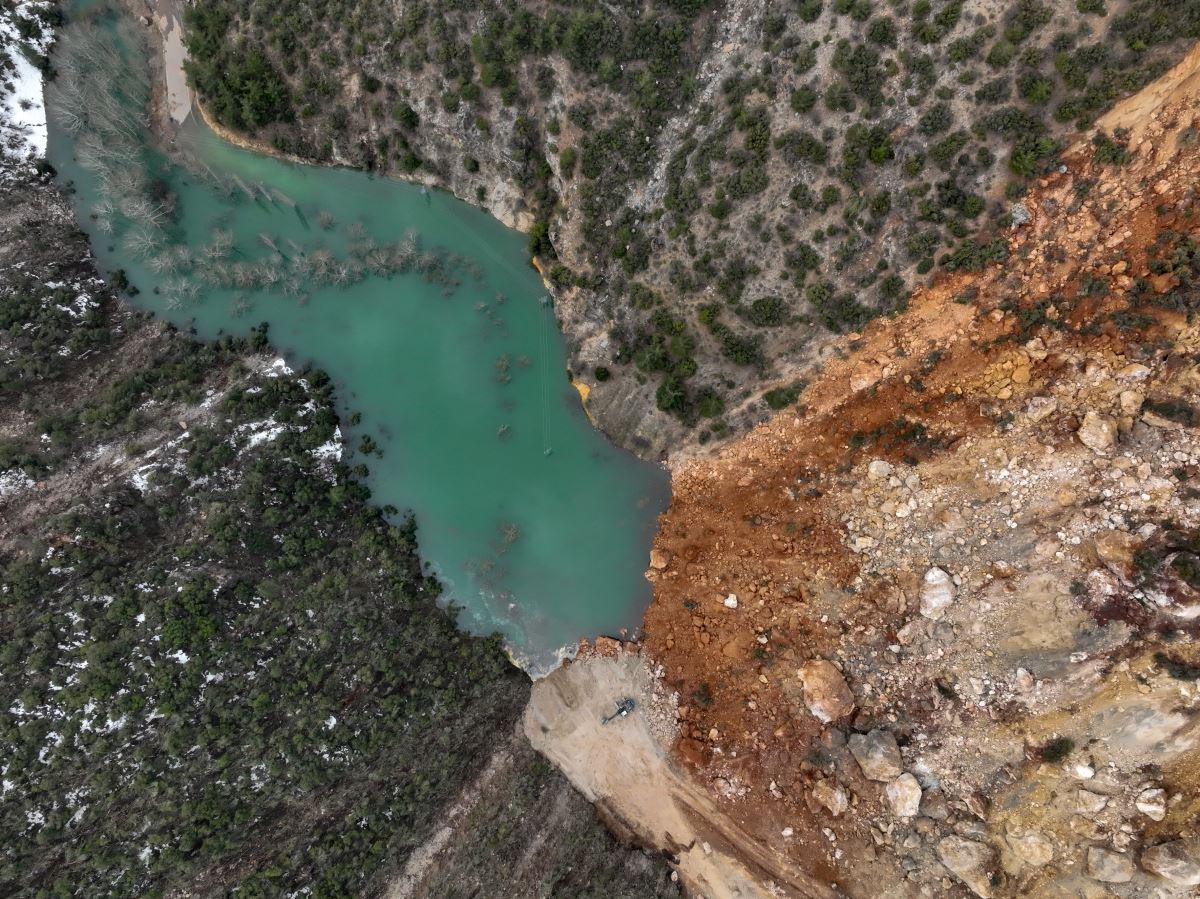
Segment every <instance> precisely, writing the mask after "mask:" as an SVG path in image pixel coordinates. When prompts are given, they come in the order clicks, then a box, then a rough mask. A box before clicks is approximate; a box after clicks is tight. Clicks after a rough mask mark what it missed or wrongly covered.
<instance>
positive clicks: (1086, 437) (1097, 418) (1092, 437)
mask: <svg viewBox="0 0 1200 899" xmlns="http://www.w3.org/2000/svg"><path fill="white" fill-rule="evenodd" d="M1075 433H1076V435H1077V436H1078V437H1079V442H1080V443H1082V444H1083V445H1084V446H1086V447H1087V448H1088V449H1090V450H1092V451H1093V452H1097V453H1103V452H1106V451H1107V450H1108V449H1110V448H1111V447H1112V445H1113V444H1114V443H1116V442H1117V423H1116V422H1114V421H1113V420H1112V419H1111V418H1109V417H1108V416H1107V415H1101V414H1100V413H1099V412H1095V411H1091V412H1088V413H1087V414H1086V415H1084V416H1083V424H1081V425H1080V426H1079V430H1078V431H1076V432H1075Z"/></svg>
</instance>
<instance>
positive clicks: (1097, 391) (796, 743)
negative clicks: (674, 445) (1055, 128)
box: [525, 50, 1200, 897]
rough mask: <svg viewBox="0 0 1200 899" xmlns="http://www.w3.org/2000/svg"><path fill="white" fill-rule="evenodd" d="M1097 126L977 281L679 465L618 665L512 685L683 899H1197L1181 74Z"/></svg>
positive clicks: (1190, 86)
mask: <svg viewBox="0 0 1200 899" xmlns="http://www.w3.org/2000/svg"><path fill="white" fill-rule="evenodd" d="M1098 124H1099V128H1100V129H1101V131H1102V132H1103V133H1104V134H1106V135H1110V136H1111V137H1110V138H1109V139H1107V140H1101V141H1099V142H1091V141H1085V142H1082V143H1080V144H1079V145H1077V146H1076V147H1075V148H1074V149H1072V150H1071V151H1070V152H1068V153H1067V154H1066V155H1065V156H1064V157H1063V165H1062V166H1060V167H1059V169H1058V170H1057V171H1055V172H1052V173H1051V174H1049V175H1048V176H1046V177H1044V178H1042V179H1041V180H1040V181H1039V182H1037V183H1036V185H1035V187H1034V189H1033V190H1032V191H1031V193H1030V194H1029V195H1028V196H1027V197H1026V198H1025V200H1024V203H1023V211H1024V212H1026V213H1028V216H1027V218H1028V221H1026V222H1025V223H1024V224H1022V225H1021V226H1019V227H1014V228H1013V230H1012V231H1011V232H1010V234H1009V237H1008V254H1007V260H1006V261H1005V262H1003V263H1000V264H994V265H992V266H990V267H988V268H987V269H985V270H984V271H982V272H981V273H980V274H978V275H974V274H972V275H957V276H952V277H946V278H943V279H941V280H939V281H938V282H937V283H936V286H934V287H932V288H929V289H923V290H919V291H917V293H915V294H914V296H913V297H912V299H911V302H910V304H909V306H908V308H907V310H906V311H905V312H903V313H902V314H899V315H896V316H894V317H892V318H888V319H884V320H878V321H876V322H875V323H873V324H872V325H871V326H869V327H868V328H867V329H866V330H865V331H863V332H862V333H860V334H851V335H848V336H847V337H846V338H845V339H843V340H841V341H839V342H837V343H835V344H832V345H831V346H830V347H829V348H828V355H827V358H828V361H827V362H826V364H825V365H824V367H823V368H822V369H821V370H820V371H819V373H815V374H813V375H812V376H811V377H810V378H809V380H808V382H807V386H806V388H805V390H804V391H803V393H802V394H801V396H800V398H799V401H798V404H797V406H796V407H794V408H793V409H789V410H787V411H785V412H782V413H780V414H779V415H778V416H777V417H775V418H774V419H773V420H771V421H769V422H768V423H766V424H764V425H761V426H759V427H758V428H757V429H755V430H754V431H753V432H752V433H750V434H749V435H748V436H747V437H746V438H745V439H743V440H740V441H738V442H736V443H733V444H731V445H728V446H726V447H724V448H723V449H721V450H720V452H718V453H716V454H715V455H711V456H707V457H695V458H691V459H686V458H684V459H682V460H681V461H678V462H677V463H676V465H675V467H674V471H673V489H674V497H673V501H672V504H671V507H670V509H669V511H668V512H667V513H666V514H665V515H664V517H663V519H662V523H661V524H662V527H661V531H660V533H659V536H658V538H657V542H656V545H655V549H654V552H653V555H652V558H651V567H650V569H649V570H648V572H647V577H649V578H650V579H651V580H652V581H653V583H654V589H655V598H654V602H653V605H652V606H651V608H650V609H649V611H648V612H647V614H646V619H645V633H644V638H643V641H642V643H641V646H640V648H638V647H627V646H626V647H622V646H618V645H613V644H606V645H605V646H604V647H602V649H603V650H604V651H597V652H595V653H594V654H593V655H592V657H590V658H587V659H586V660H583V661H577V662H576V663H575V664H572V665H570V666H569V667H566V668H564V669H562V670H560V671H558V672H556V673H555V674H553V675H551V676H550V677H548V678H546V679H545V680H543V681H541V682H539V683H538V684H536V685H535V687H534V691H533V697H532V700H531V703H530V706H529V708H528V710H527V711H526V715H525V730H526V733H527V734H528V735H529V738H530V740H531V742H532V743H533V745H534V746H535V747H536V748H538V749H539V750H540V751H542V752H543V753H545V754H546V755H547V756H548V757H549V758H551V759H552V760H553V761H554V762H555V763H556V764H557V765H559V766H560V767H561V768H562V769H563V770H564V771H565V772H566V774H567V776H568V777H569V778H570V779H571V781H572V782H573V783H574V784H575V785H576V786H577V787H578V788H579V789H580V790H581V791H582V792H583V793H584V794H585V795H586V796H587V797H588V798H589V799H592V800H593V801H594V802H596V803H597V805H598V807H600V808H602V809H604V810H605V812H606V814H607V816H608V817H609V818H610V819H612V820H614V821H616V822H619V823H620V825H621V826H623V827H624V828H627V829H628V830H629V831H630V832H632V833H633V834H636V835H637V837H639V838H640V839H642V840H643V841H645V842H648V843H650V844H652V845H656V846H659V847H661V848H665V849H667V850H669V851H670V852H671V853H673V855H674V857H675V858H676V859H677V860H678V869H679V871H680V873H681V875H682V877H683V880H684V882H685V883H687V884H689V885H690V886H692V887H693V888H694V890H695V892H696V893H697V894H699V895H705V896H714V897H716V896H832V895H847V896H859V897H876V896H969V895H977V896H983V897H990V896H1031V897H1061V896H1083V897H1102V896H1121V897H1133V896H1184V895H1195V890H1196V889H1197V886H1198V885H1200V824H1198V822H1200V791H1198V787H1200V783H1198V781H1200V689H1198V686H1197V684H1198V678H1200V650H1198V648H1197V643H1196V637H1197V629H1198V627H1200V443H1198V442H1197V427H1198V426H1200V322H1198V321H1197V312H1198V311H1200V294H1198V293H1197V286H1196V276H1197V273H1198V272H1200V256H1198V254H1197V240H1198V239H1200V206H1198V205H1197V196H1196V186H1197V184H1198V183H1200V181H1198V175H1200V140H1198V136H1200V50H1193V51H1192V52H1191V53H1190V54H1189V55H1188V56H1187V57H1186V58H1185V59H1184V60H1183V62H1182V63H1181V64H1180V65H1178V66H1177V67H1176V68H1175V69H1173V70H1172V71H1170V72H1169V73H1168V74H1166V75H1165V76H1163V77H1162V78H1161V79H1160V80H1159V81H1157V82H1155V83H1154V84H1152V85H1151V86H1149V87H1148V88H1146V89H1145V90H1143V91H1142V92H1141V93H1139V94H1137V95H1135V96H1134V97H1132V98H1130V99H1128V100H1126V101H1124V102H1122V103H1121V104H1120V105H1119V106H1118V107H1117V108H1115V109H1114V110H1113V111H1112V112H1111V113H1109V114H1108V115H1107V116H1106V117H1105V118H1103V119H1102V120H1101V121H1100V122H1099V123H1098ZM1022 218H1025V216H1022ZM626 694H628V695H631V696H635V697H637V698H638V699H639V700H640V707H639V712H638V713H636V714H635V715H631V716H630V717H629V718H627V719H623V720H619V721H616V722H613V723H612V724H610V725H607V726H600V725H599V718H600V715H602V714H603V713H604V712H605V711H606V710H611V708H612V703H613V702H614V701H615V700H616V699H619V698H620V697H621V696H623V695H626Z"/></svg>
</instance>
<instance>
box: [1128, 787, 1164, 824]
mask: <svg viewBox="0 0 1200 899" xmlns="http://www.w3.org/2000/svg"><path fill="white" fill-rule="evenodd" d="M1133 804H1134V806H1135V807H1136V808H1137V810H1138V811H1139V812H1141V813H1142V814H1143V815H1145V816H1146V817H1147V818H1149V819H1150V820H1151V821H1161V820H1162V819H1163V818H1165V817H1167V791H1166V790H1163V789H1161V788H1154V789H1150V790H1142V792H1140V793H1138V795H1137V799H1136V800H1134V803H1133Z"/></svg>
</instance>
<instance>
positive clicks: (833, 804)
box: [812, 780, 850, 818]
mask: <svg viewBox="0 0 1200 899" xmlns="http://www.w3.org/2000/svg"><path fill="white" fill-rule="evenodd" d="M812 795H813V799H815V800H817V802H818V803H820V804H821V805H822V806H823V807H824V808H825V810H826V811H828V812H829V814H831V815H833V817H835V818H836V817H837V816H838V815H840V814H842V813H843V812H844V811H846V809H848V808H850V796H849V794H848V793H847V792H846V788H845V787H843V786H842V785H841V784H840V783H838V782H837V781H836V780H818V781H817V782H816V783H815V784H813V789H812Z"/></svg>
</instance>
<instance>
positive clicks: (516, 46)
mask: <svg viewBox="0 0 1200 899" xmlns="http://www.w3.org/2000/svg"><path fill="white" fill-rule="evenodd" d="M187 24H188V29H189V38H188V40H189V47H190V50H191V54H192V65H191V71H192V74H193V78H194V80H195V82H196V84H197V85H198V87H199V89H200V92H201V95H202V96H203V97H204V98H205V99H206V100H207V102H208V103H210V104H211V111H212V112H213V114H214V115H215V116H216V117H217V118H218V119H220V120H221V121H222V122H224V123H225V124H227V125H230V126H232V127H235V128H248V129H250V130H252V131H254V132H255V134H256V135H257V136H258V137H260V138H261V139H264V140H267V141H270V142H272V143H273V144H274V145H275V146H276V147H277V148H278V149H280V150H283V151H287V152H289V153H296V154H299V155H301V156H305V157H309V158H313V159H318V160H324V161H336V162H341V163H344V164H351V165H356V166H362V167H364V168H369V169H372V170H376V171H386V172H392V173H398V174H403V175H406V176H410V177H416V178H420V179H422V180H425V181H429V182H432V183H438V184H442V185H445V186H447V187H450V188H451V189H453V190H454V191H455V192H456V193H458V194H459V195H460V196H464V197H466V198H468V199H472V200H474V201H476V202H479V203H481V204H483V205H486V206H489V207H490V208H493V209H494V210H495V211H497V212H498V213H499V214H501V215H502V216H503V217H505V218H507V219H511V220H514V221H518V222H521V223H523V224H524V225H525V226H526V227H528V228H529V229H530V246H531V250H532V251H533V252H535V253H536V254H537V255H538V256H539V257H541V259H542V260H543V262H545V263H546V264H547V271H548V275H549V278H550V280H551V281H552V282H553V284H554V286H555V288H556V301H557V308H558V311H559V315H560V319H561V320H562V322H563V325H564V329H565V331H566V333H567V335H568V338H569V339H570V341H571V344H572V351H573V364H574V368H575V370H576V374H578V375H580V376H583V377H585V378H587V379H588V380H591V381H595V382H598V388H597V390H595V391H594V392H593V398H592V402H593V411H594V412H596V413H597V414H598V415H599V417H600V420H601V422H602V424H604V425H605V426H606V427H607V428H608V430H609V431H610V432H611V433H613V435H614V436H615V437H617V438H618V439H619V440H620V441H622V442H624V443H625V444H627V445H629V446H633V447H636V448H638V449H640V450H641V451H642V452H645V453H652V452H655V451H658V450H662V449H666V448H669V447H671V446H677V445H680V444H681V443H685V442H689V441H690V440H693V439H699V440H701V441H703V440H707V439H709V438H713V437H721V436H724V435H727V434H729V433H731V432H734V431H737V430H740V429H741V428H743V427H745V426H746V425H748V424H750V423H752V422H753V421H756V420H758V419H759V418H761V417H762V416H763V415H765V414H766V413H767V411H768V404H767V403H766V401H765V400H764V393H765V391H767V390H769V389H777V388H778V387H779V386H780V385H786V384H787V383H790V381H791V380H792V379H793V378H794V376H795V374H796V373H797V372H798V371H799V370H800V369H801V368H803V366H804V365H805V364H806V363H807V362H808V361H809V360H810V359H811V358H812V356H813V353H814V349H815V347H816V346H817V345H818V344H819V342H820V341H821V340H822V339H823V338H824V336H826V335H828V334H830V333H838V332H847V331H853V330H855V329H857V328H859V327H861V326H862V324H863V323H864V322H866V321H867V320H869V319H870V318H871V317H873V316H875V315H878V314H880V313H881V312H887V311H890V310H894V309H897V308H900V307H902V306H903V304H904V302H905V298H906V297H907V295H908V292H909V290H910V289H911V288H912V287H913V286H914V285H915V284H917V283H919V282H921V281H923V280H925V279H927V278H929V277H932V276H934V275H936V274H937V272H938V271H943V270H963V269H972V268H978V267H979V266H981V265H982V264H984V263H985V262H987V261H989V260H991V259H995V258H997V256H998V255H999V254H1001V253H1002V252H1003V251H1002V245H1001V243H1000V242H998V241H997V235H998V234H999V233H1000V232H1001V231H1002V230H1003V229H1005V228H1007V227H1009V226H1010V223H1011V222H1012V220H1013V218H1012V215H1013V206H1014V204H1019V203H1020V200H1021V197H1022V196H1023V194H1024V192H1025V190H1026V188H1027V186H1028V185H1029V184H1030V183H1032V182H1033V181H1034V180H1036V179H1037V178H1038V177H1039V176H1040V175H1042V174H1043V173H1045V172H1048V171H1050V170H1051V169H1053V168H1054V167H1055V166H1056V165H1057V158H1058V154H1059V153H1060V152H1061V151H1062V150H1063V149H1065V147H1066V146H1067V145H1068V144H1069V143H1070V142H1071V141H1073V140H1074V139H1075V138H1074V135H1075V134H1076V133H1077V131H1078V129H1079V128H1082V127H1086V126H1087V125H1089V124H1090V123H1091V122H1092V121H1093V120H1094V119H1095V118H1096V117H1097V116H1098V114H1099V113H1100V112H1101V111H1103V110H1104V109H1105V108H1107V107H1108V106H1109V105H1111V104H1112V103H1113V101H1114V100H1116V99H1117V98H1119V97H1121V96H1123V95H1127V94H1129V93H1131V92H1133V91H1135V90H1137V89H1138V88H1139V87H1141V86H1142V85H1144V84H1145V83H1146V82H1147V81H1149V80H1150V79H1152V78H1153V77H1155V76H1157V75H1158V74H1160V73H1161V72H1162V71H1164V70H1165V68H1166V67H1167V66H1168V65H1169V64H1170V63H1171V62H1172V61H1174V60H1175V59H1177V58H1178V56H1179V55H1180V53H1181V52H1182V50H1183V49H1184V47H1185V46H1186V45H1187V44H1188V42H1189V41H1191V40H1194V39H1195V38H1196V37H1198V36H1200V4H1198V3H1196V2H1195V0H1162V2H1158V0H1118V2H1113V0H1054V2H1050V0H1019V2H1016V3H1012V4H1005V5H1001V6H996V5H994V4H990V3H983V2H981V0H914V2H911V3H910V2H903V0H896V2H885V0H798V2H797V0H764V2H756V3H745V2H737V0H729V2H713V0H623V2H617V3H603V4H601V3H593V2H582V0H581V2H571V3H568V2H547V0H535V2H529V0H522V2H520V3H517V4H512V3H496V2H493V0H421V2H415V3H408V4H405V5H404V6H403V7H393V6H388V5H379V4H374V3H364V2H358V0H340V2H334V3H313V2H311V0H288V2H285V3H284V4H282V5H280V4H265V3H262V2H258V0H219V2H216V3H213V4H205V5H204V7H203V9H202V10H201V9H199V8H193V9H192V11H191V12H189V14H188V20H187ZM249 48H253V49H249ZM254 73H258V75H257V76H256V75H255V74H254ZM1109 137H1110V139H1111V141H1112V143H1113V145H1114V146H1115V147H1118V148H1119V147H1120V144H1121V137H1120V135H1111V136H1109ZM514 197H516V198H517V199H516V200H514ZM776 396H778V394H776ZM631 408H632V409H633V411H630V410H631Z"/></svg>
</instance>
